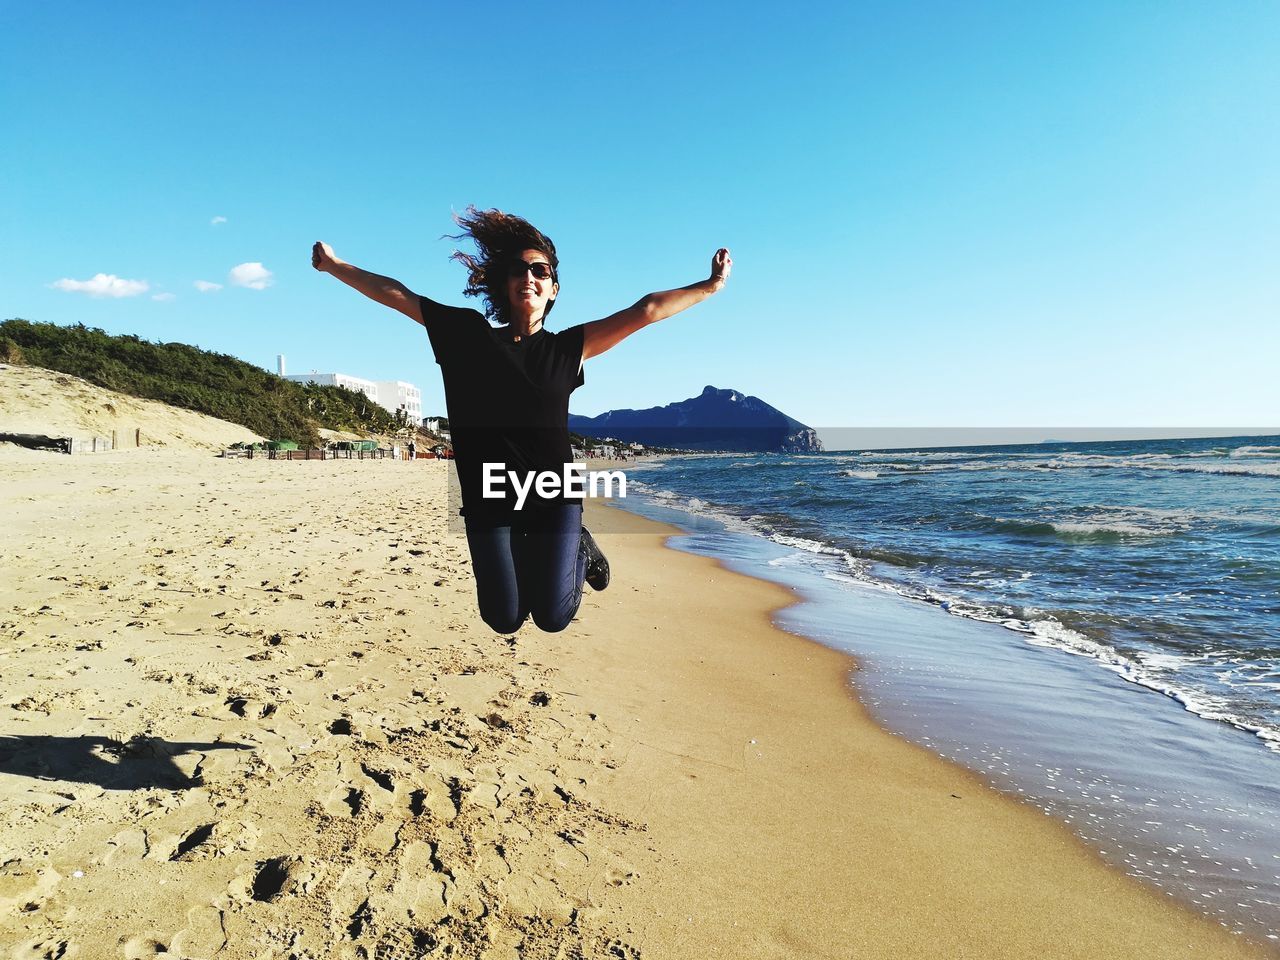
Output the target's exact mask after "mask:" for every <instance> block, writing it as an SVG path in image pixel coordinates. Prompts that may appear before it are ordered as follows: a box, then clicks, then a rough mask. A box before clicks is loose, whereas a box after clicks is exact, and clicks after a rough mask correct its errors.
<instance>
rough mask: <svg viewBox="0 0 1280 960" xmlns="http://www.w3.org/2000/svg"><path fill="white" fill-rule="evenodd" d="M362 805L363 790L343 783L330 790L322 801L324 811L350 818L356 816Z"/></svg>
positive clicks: (331, 814) (363, 803) (363, 801)
mask: <svg viewBox="0 0 1280 960" xmlns="http://www.w3.org/2000/svg"><path fill="white" fill-rule="evenodd" d="M364 806H365V795H364V792H363V791H361V790H359V789H357V788H356V787H353V786H350V785H345V786H340V787H337V788H336V789H334V790H332V791H330V793H329V795H328V796H327V797H326V798H325V801H324V812H325V813H327V814H329V816H331V817H346V818H351V817H355V816H358V815H359V813H360V811H361V810H363V809H364Z"/></svg>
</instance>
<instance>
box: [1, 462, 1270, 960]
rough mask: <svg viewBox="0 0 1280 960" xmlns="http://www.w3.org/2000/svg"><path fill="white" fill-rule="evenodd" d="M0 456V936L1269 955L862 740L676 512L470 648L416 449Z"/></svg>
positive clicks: (625, 953)
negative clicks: (1, 914)
mask: <svg viewBox="0 0 1280 960" xmlns="http://www.w3.org/2000/svg"><path fill="white" fill-rule="evenodd" d="M353 468H354V470H355V473H356V474H358V475H359V476H360V477H361V478H362V482H361V483H351V482H349V478H350V477H351V476H352V470H353ZM0 469H3V470H4V472H5V476H6V478H7V479H8V480H9V481H10V482H9V483H7V484H6V487H5V489H4V492H3V497H4V505H5V507H6V509H8V510H11V511H12V513H11V515H12V516H14V517H15V521H17V522H15V523H14V524H12V525H11V526H10V528H9V529H8V531H7V532H5V533H0V541H3V542H2V543H0V546H3V547H4V550H5V555H6V565H7V566H8V568H9V573H8V574H7V575H6V577H5V578H4V580H5V583H4V586H3V587H0V591H2V593H0V600H3V609H4V610H5V611H6V613H5V615H4V633H3V638H4V644H3V647H2V648H0V658H2V659H3V661H4V666H5V669H6V675H8V676H13V677H19V678H22V679H20V680H18V681H17V682H15V683H14V684H13V686H12V689H10V690H8V691H6V696H5V697H4V699H3V701H2V702H0V715H3V716H5V717H6V720H7V722H6V724H5V728H4V730H3V734H4V736H5V740H3V741H0V844H3V847H4V849H5V850H6V851H8V856H7V862H6V863H5V866H4V868H3V871H2V872H0V903H3V904H5V905H9V904H13V905H16V906H18V907H19V908H20V909H19V910H18V912H17V913H16V914H15V915H14V919H12V920H8V919H0V942H4V943H6V944H9V943H14V944H20V945H23V946H24V948H25V947H26V946H31V949H32V950H34V949H35V947H34V946H32V945H34V944H36V943H45V944H51V945H52V944H54V942H55V941H65V942H66V943H67V947H66V949H67V950H68V951H71V950H72V949H73V948H75V947H78V949H79V950H80V951H81V954H80V955H81V956H88V955H94V954H93V948H94V945H101V946H103V947H105V948H106V949H104V950H103V952H102V954H101V955H104V956H130V957H134V956H154V955H157V954H158V953H159V952H160V950H161V948H163V949H164V950H165V951H167V952H168V953H169V954H170V955H173V956H176V957H182V956H191V957H196V956H207V955H210V954H212V953H213V952H217V951H218V950H221V951H222V954H221V955H222V956H228V957H238V956H247V957H248V956H251V957H260V956H261V957H267V956H271V957H284V956H287V955H288V954H289V952H291V951H292V952H295V953H296V952H298V951H300V950H310V951H312V952H313V953H315V954H317V955H325V956H353V957H354V956H357V955H358V953H357V949H364V950H366V951H368V955H370V956H372V955H373V952H374V951H375V950H377V949H381V950H383V952H384V953H385V952H386V951H387V950H389V949H403V950H406V951H407V950H411V949H417V950H418V951H419V952H420V953H421V952H425V949H427V948H428V947H429V946H430V945H432V944H434V946H435V947H443V946H444V945H445V944H452V945H453V949H454V952H455V955H458V956H480V955H485V956H512V957H514V956H516V955H523V956H530V957H538V956H553V955H555V953H556V951H569V952H572V951H574V950H576V951H578V952H579V953H580V954H581V955H582V956H586V957H595V956H604V957H639V956H645V957H667V956H674V957H685V956H687V957H710V956H735V957H743V956H748V957H756V956H761V957H765V956H771V957H772V956H777V957H782V956H796V957H800V956H806V957H808V956H832V957H836V956H850V955H860V956H894V957H898V956H920V957H926V956H928V957H934V956H966V955H972V956H984V957H1006V956H1007V957H1015V956H1016V957H1023V956H1027V955H1031V954H1036V955H1042V956H1052V957H1096V956H1125V957H1147V956H1149V957H1153V958H1154V957H1171V956H1186V957H1206V956H1214V957H1246V956H1255V957H1259V956H1267V955H1274V954H1273V953H1272V954H1269V953H1268V952H1267V951H1266V949H1265V948H1264V947H1261V946H1255V945H1253V944H1251V943H1247V942H1245V941H1244V940H1243V939H1242V938H1239V937H1233V936H1231V935H1230V934H1229V933H1227V932H1226V931H1224V930H1223V929H1222V928H1221V927H1219V926H1217V925H1215V924H1214V923H1212V922H1211V921H1209V920H1206V919H1204V918H1203V917H1201V916H1199V915H1196V914H1193V913H1192V912H1191V911H1189V910H1187V909H1185V908H1182V907H1180V906H1177V905H1175V904H1173V903H1171V902H1169V900H1168V898H1164V897H1161V896H1159V895H1158V894H1157V893H1155V892H1154V891H1152V890H1150V889H1148V888H1146V887H1143V886H1142V885H1140V884H1139V883H1138V882H1137V881H1135V880H1132V879H1131V878H1128V877H1126V876H1124V875H1123V874H1120V873H1119V872H1117V871H1114V870H1112V869H1110V868H1108V867H1106V866H1105V865H1104V864H1103V863H1102V862H1101V861H1100V860H1099V859H1098V858H1097V856H1096V855H1095V854H1093V853H1092V852H1090V851H1089V850H1088V849H1087V848H1086V847H1085V846H1084V845H1083V844H1082V843H1081V842H1080V841H1079V840H1077V839H1076V838H1075V837H1074V836H1073V835H1071V834H1070V832H1069V831H1068V830H1067V829H1066V828H1065V827H1063V826H1061V825H1060V824H1057V823H1055V822H1053V821H1051V820H1049V819H1048V818H1046V817H1043V816H1040V815H1038V814H1036V813H1035V812H1034V811H1033V810H1031V809H1029V808H1028V807H1027V806H1026V805H1024V804H1020V803H1018V802H1017V801H1015V800H1013V799H1010V798H1008V797H1005V796H1003V795H1001V794H999V793H997V792H996V791H995V790H993V789H991V788H989V787H987V786H986V785H985V784H983V783H982V781H981V778H979V777H978V776H977V775H976V774H973V773H970V772H968V771H966V770H964V769H962V768H960V767H958V766H957V765H955V764H953V763H949V762H948V761H945V760H943V759H941V758H939V757H937V756H935V755H933V754H932V753H930V752H929V751H927V750H925V749H924V748H922V747H917V746H914V745H912V744H910V743H908V742H906V741H905V740H903V739H902V738H901V737H899V736H896V735H894V734H892V733H889V732H887V731H886V730H884V729H883V728H882V727H880V726H879V725H878V724H876V722H875V721H874V719H873V718H872V717H871V716H870V715H869V713H868V712H867V710H866V709H865V707H863V706H862V704H861V703H860V702H859V701H858V700H856V699H855V698H854V696H853V695H852V690H851V686H850V682H849V672H850V669H851V666H852V660H851V659H850V658H849V657H847V656H846V655H845V654H842V653H839V652H837V651H833V650H830V649H828V648H825V647H822V646H821V645H819V644H817V643H816V642H814V641H809V640H806V639H804V638H800V637H797V636H795V635H794V634H790V633H788V632H786V631H784V630H781V629H779V628H778V627H775V626H774V625H773V623H772V618H773V616H774V614H776V613H777V612H778V611H779V610H782V609H784V608H786V607H787V606H789V605H790V604H791V603H793V602H794V600H795V596H794V594H793V593H791V592H790V591H788V590H787V589H785V588H783V587H780V586H778V585H776V584H770V583H767V582H765V581H760V580H757V579H754V578H751V577H748V576H745V575H742V574H737V573H733V572H731V571H729V570H727V569H726V568H724V567H723V566H721V565H720V564H719V563H718V562H717V561H715V560H711V559H708V558H703V557H696V556H692V555H690V554H686V553H684V552H682V551H679V550H676V549H672V548H669V547H667V546H666V544H667V541H668V540H669V538H670V537H671V536H672V534H673V533H674V532H678V531H674V529H673V528H670V527H664V526H661V525H657V524H654V523H653V522H652V521H648V520H644V519H642V518H637V517H632V518H630V519H626V518H625V517H624V518H622V519H619V518H611V519H610V522H609V526H610V528H613V529H611V530H610V531H609V532H604V533H602V534H601V535H600V536H599V537H598V539H599V540H600V542H601V546H602V548H603V549H604V550H605V552H606V553H607V554H608V555H609V557H610V561H611V564H612V566H613V571H614V581H613V583H612V584H611V586H610V588H609V590H608V591H606V592H604V593H600V594H595V593H591V592H588V593H587V595H586V597H585V598H584V602H583V605H582V609H581V612H580V614H579V618H578V620H577V621H575V623H574V624H573V625H571V626H570V628H569V629H568V630H567V631H565V632H564V633H561V634H542V633H539V632H538V631H536V630H534V629H532V628H531V627H528V626H526V627H525V628H524V629H523V630H522V631H521V632H520V633H518V634H516V635H515V636H514V637H502V636H498V635H495V634H493V633H491V632H490V631H488V629H487V628H486V627H485V626H484V625H483V624H482V623H481V622H480V621H479V618H478V616H477V614H476V613H475V610H474V586H473V581H472V580H471V579H470V570H469V562H468V561H467V559H466V548H465V542H463V541H460V539H459V538H458V537H457V536H456V535H452V534H450V533H449V532H448V529H447V523H446V518H445V517H444V516H442V511H440V509H439V504H440V503H441V502H442V501H444V500H445V492H444V491H445V484H444V480H445V475H444V472H443V471H442V470H440V469H438V468H437V467H436V466H426V467H424V465H423V464H407V463H406V464H400V463H386V464H384V463H380V462H379V463H372V464H363V465H357V464H356V463H347V462H343V461H339V462H336V463H323V464H322V463H319V462H317V463H305V464H303V463H298V464H293V463H282V464H277V463H274V462H267V461H262V462H257V461H255V462H253V463H252V464H247V463H245V462H241V461H230V462H224V463H223V464H221V465H219V464H218V462H217V461H216V460H214V459H213V458H198V459H197V458H190V459H183V458H176V459H175V458H173V457H172V456H170V457H168V458H157V457H151V456H147V455H145V454H143V455H138V454H131V455H127V456H126V455H121V456H119V457H116V456H115V455H110V454H108V455H103V458H102V459H98V458H95V459H94V460H93V461H92V462H90V461H84V460H80V461H75V460H72V459H71V458H65V459H63V460H61V461H57V462H56V463H55V462H51V461H38V460H37V461H33V460H31V459H30V458H25V457H24V458H20V459H15V460H13V461H10V462H6V463H3V464H0ZM304 471H306V472H304ZM335 478H337V479H341V480H343V481H344V482H335ZM588 510H589V511H590V510H592V507H591V506H590V505H589V506H588ZM589 515H590V514H589ZM623 523H625V524H626V525H627V530H626V531H625V532H624V531H623V530H622V529H621V528H620V527H619V524H623ZM59 578H64V579H59ZM42 738H43V739H42ZM50 738H56V742H55V740H54V739H50ZM752 741H754V742H752ZM113 744H114V745H115V746H114V747H113V746H112V745H113ZM85 748H87V749H85ZM41 764H43V766H41ZM77 778H78V779H77ZM121 778H123V780H122V779H121ZM122 783H125V784H126V785H125V786H121V784H122ZM41 850H45V851H48V855H47V856H43V857H42V856H41V855H40V853H39V851H41ZM148 950H149V951H150V952H149V953H148V952H147V951H148ZM34 955H39V954H38V953H36V954H34ZM67 955H70V953H69V952H68V954H67ZM406 955H413V954H409V953H406Z"/></svg>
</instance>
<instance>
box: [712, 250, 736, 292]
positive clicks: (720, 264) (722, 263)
mask: <svg viewBox="0 0 1280 960" xmlns="http://www.w3.org/2000/svg"><path fill="white" fill-rule="evenodd" d="M732 269H733V257H731V256H729V250H728V248H726V247H721V248H720V249H719V250H717V251H716V252H715V256H713V257H712V258H711V282H712V283H715V284H716V285H717V289H719V287H723V286H724V285H725V284H726V283H727V282H728V281H729V271H730V270H732Z"/></svg>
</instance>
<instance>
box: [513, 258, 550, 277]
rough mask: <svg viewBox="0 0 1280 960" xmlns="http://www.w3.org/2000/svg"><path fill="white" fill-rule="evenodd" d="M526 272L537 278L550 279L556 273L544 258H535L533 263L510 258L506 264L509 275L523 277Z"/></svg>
mask: <svg viewBox="0 0 1280 960" xmlns="http://www.w3.org/2000/svg"><path fill="white" fill-rule="evenodd" d="M526 273H532V274H533V275H534V277H536V278H537V279H538V280H551V279H552V278H554V277H555V275H556V271H555V268H554V267H552V266H551V264H549V263H547V262H546V261H545V260H535V261H534V262H533V263H529V262H528V261H526V260H512V261H511V262H510V263H509V264H507V276H509V277H523V276H524V275H525V274H526Z"/></svg>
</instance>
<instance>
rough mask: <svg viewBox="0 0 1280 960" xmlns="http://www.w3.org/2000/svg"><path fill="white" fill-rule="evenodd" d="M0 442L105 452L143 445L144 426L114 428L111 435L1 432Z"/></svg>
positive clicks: (33, 447)
mask: <svg viewBox="0 0 1280 960" xmlns="http://www.w3.org/2000/svg"><path fill="white" fill-rule="evenodd" d="M0 443H15V444H17V445H18V446H20V447H26V448H27V449H29V450H54V451H57V452H59V453H105V452H106V451H108V450H127V449H133V448H135V447H140V446H142V428H141V427H135V428H134V429H133V430H112V431H111V436H109V437H51V436H47V435H45V434H41V433H0Z"/></svg>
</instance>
